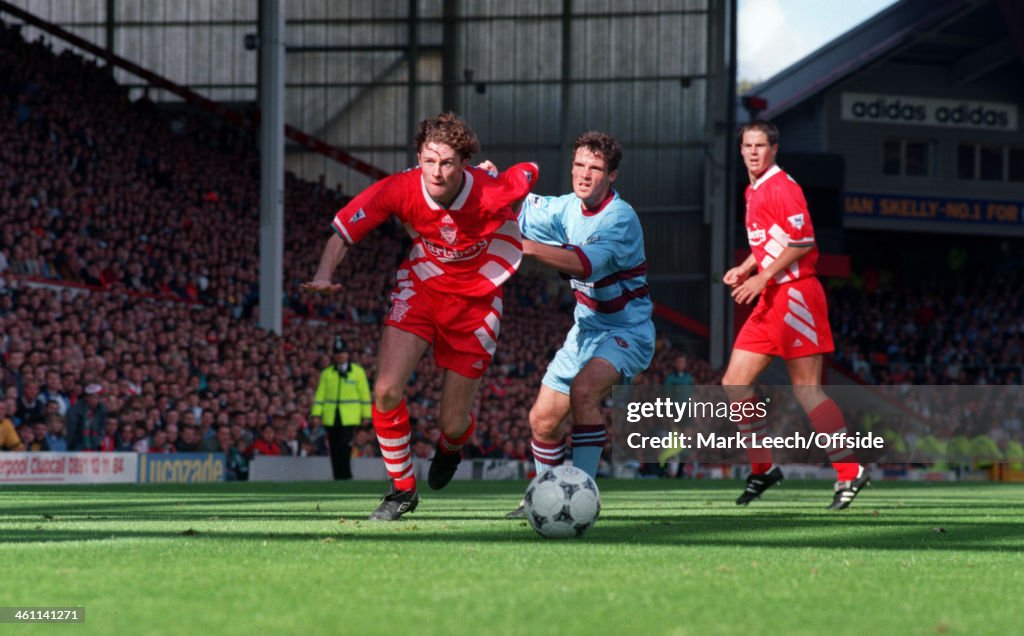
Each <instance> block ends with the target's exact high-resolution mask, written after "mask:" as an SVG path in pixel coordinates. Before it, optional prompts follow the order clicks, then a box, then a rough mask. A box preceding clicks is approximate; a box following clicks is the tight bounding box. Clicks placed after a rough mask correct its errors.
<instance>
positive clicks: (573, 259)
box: [523, 239, 587, 278]
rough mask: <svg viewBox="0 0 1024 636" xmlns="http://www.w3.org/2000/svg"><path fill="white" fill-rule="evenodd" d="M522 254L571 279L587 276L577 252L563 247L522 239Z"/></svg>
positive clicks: (584, 266)
mask: <svg viewBox="0 0 1024 636" xmlns="http://www.w3.org/2000/svg"><path fill="white" fill-rule="evenodd" d="M523 254H525V255H526V256H532V257H534V258H536V259H537V260H538V261H540V262H541V263H544V264H545V265H548V266H551V267H554V268H555V269H557V270H558V271H560V272H563V273H566V274H568V275H570V276H572V277H573V278H583V277H585V276H586V274H587V268H586V265H584V264H583V259H581V258H580V254H579V252H577V251H576V250H571V249H567V248H564V247H555V246H554V245H545V244H543V243H538V242H537V241H531V240H530V239H523Z"/></svg>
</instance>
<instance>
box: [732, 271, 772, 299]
mask: <svg viewBox="0 0 1024 636" xmlns="http://www.w3.org/2000/svg"><path fill="white" fill-rule="evenodd" d="M767 284H768V281H767V280H765V279H764V277H762V276H761V275H760V274H758V275H757V276H751V277H750V278H748V279H747V280H745V281H743V282H742V283H741V284H740V285H738V286H736V287H735V288H734V289H733V290H732V298H733V300H735V301H736V302H738V303H739V304H741V305H749V304H750V303H752V302H753V301H754V299H755V298H757V295H758V294H760V293H761V292H762V291H764V288H765V286H766V285H767Z"/></svg>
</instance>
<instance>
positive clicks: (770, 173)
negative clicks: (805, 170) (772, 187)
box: [750, 163, 782, 190]
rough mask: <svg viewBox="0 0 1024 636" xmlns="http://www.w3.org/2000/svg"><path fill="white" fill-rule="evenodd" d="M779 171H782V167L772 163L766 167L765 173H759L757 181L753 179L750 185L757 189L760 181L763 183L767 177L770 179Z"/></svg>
mask: <svg viewBox="0 0 1024 636" xmlns="http://www.w3.org/2000/svg"><path fill="white" fill-rule="evenodd" d="M780 172H782V168H780V167H779V164H777V163H773V164H772V167H771V168H768V169H767V170H766V171H765V173H764V174H763V175H761V177H760V178H759V179H758V180H757V181H755V182H754V183H753V184H752V185H751V186H750V187H751V188H753V189H754V190H757V187H758V186H759V185H761V184H762V183H764V182H765V181H767V180H768V179H771V178H772V177H774V176H775V175H777V174H778V173H780Z"/></svg>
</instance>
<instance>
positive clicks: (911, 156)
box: [882, 139, 932, 177]
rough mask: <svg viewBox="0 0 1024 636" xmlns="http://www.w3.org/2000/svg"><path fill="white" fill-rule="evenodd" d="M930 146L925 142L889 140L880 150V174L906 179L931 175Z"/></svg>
mask: <svg viewBox="0 0 1024 636" xmlns="http://www.w3.org/2000/svg"><path fill="white" fill-rule="evenodd" d="M931 156H932V144H931V143H930V142H927V141H909V140H906V139H889V140H886V141H885V144H884V146H883V148H882V174H888V175H893V176H907V177H927V176H929V175H931V171H932V170H931V163H932V161H931Z"/></svg>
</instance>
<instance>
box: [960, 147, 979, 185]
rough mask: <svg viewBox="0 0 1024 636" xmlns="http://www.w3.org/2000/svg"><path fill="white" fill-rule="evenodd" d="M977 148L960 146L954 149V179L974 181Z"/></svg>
mask: <svg viewBox="0 0 1024 636" xmlns="http://www.w3.org/2000/svg"><path fill="white" fill-rule="evenodd" d="M976 155H977V146H975V145H973V144H960V145H959V146H957V148H956V177H957V179H975V178H977V177H976V173H975V170H974V167H975V165H976V164H977V163H978V161H977V156H976Z"/></svg>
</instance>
